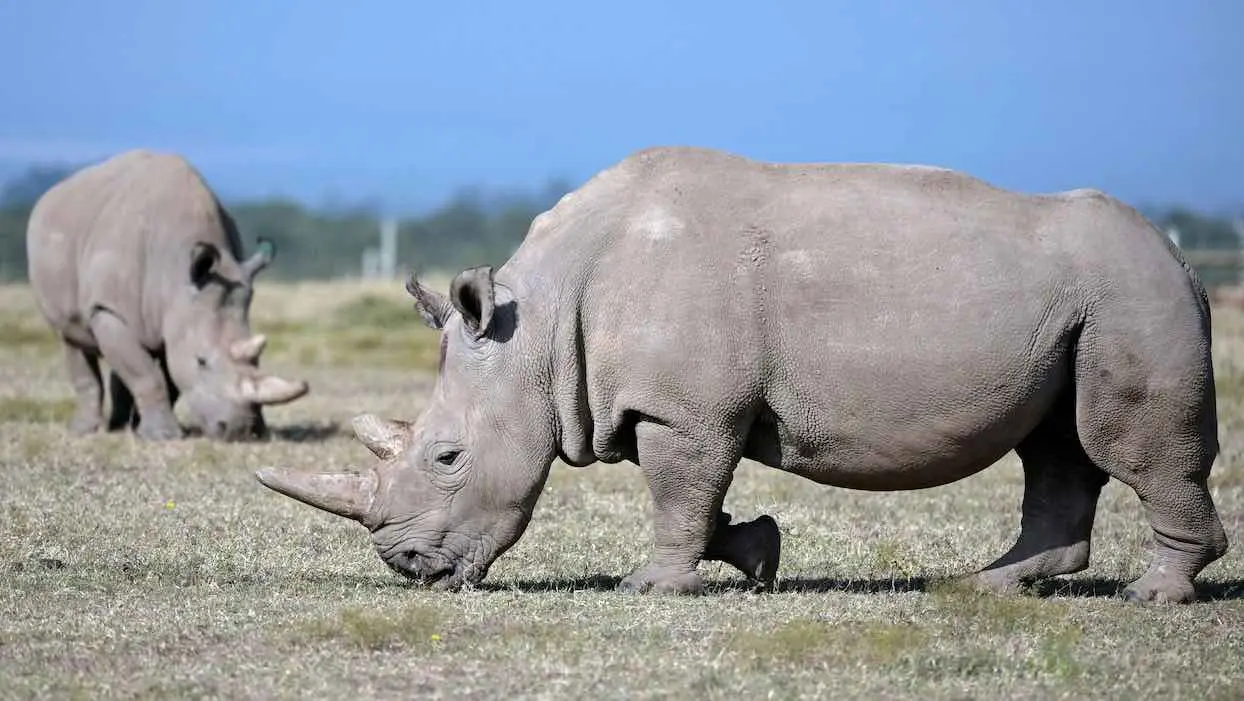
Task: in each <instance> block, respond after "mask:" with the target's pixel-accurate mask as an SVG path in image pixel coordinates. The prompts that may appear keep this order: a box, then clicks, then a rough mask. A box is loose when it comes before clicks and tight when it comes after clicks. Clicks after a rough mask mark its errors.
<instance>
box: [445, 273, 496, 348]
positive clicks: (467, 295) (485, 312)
mask: <svg viewBox="0 0 1244 701" xmlns="http://www.w3.org/2000/svg"><path fill="white" fill-rule="evenodd" d="M449 298H450V300H451V301H453V304H454V308H455V309H457V310H458V313H459V314H461V315H462V320H463V321H464V322H466V326H467V330H469V331H470V332H471V334H472V335H474V336H475V339H476V340H479V339H481V338H483V337H484V336H486V335H488V329H489V327H491V326H492V312H493V309H494V307H495V305H496V294H495V288H494V286H493V281H492V266H490V265H481V266H478V267H475V268H468V269H466V270H463V271H462V272H460V273H458V275H457V277H455V278H454V281H453V282H452V283H450V285H449Z"/></svg>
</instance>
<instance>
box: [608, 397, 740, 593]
mask: <svg viewBox="0 0 1244 701" xmlns="http://www.w3.org/2000/svg"><path fill="white" fill-rule="evenodd" d="M635 437H636V441H637V447H638V452H639V466H640V469H641V470H643V473H644V476H645V478H647V481H648V489H649V491H650V492H651V493H652V502H653V526H654V531H653V535H654V540H655V543H654V545H655V547H654V553H653V556H652V558H651V559H650V560H649V562H648V564H647V565H644V566H643V567H640V568H638V569H636V570H635V571H634V572H632V573H631V574H630V575H628V576H627V577H625V578H624V579H623V580H622V581H621V582H620V583H619V584H618V588H619V589H622V590H625V591H634V592H647V591H655V592H660V593H675V594H698V593H700V592H702V591H703V589H704V583H703V580H702V579H701V578H700V574H699V572H697V571H696V568H697V567H698V566H699V564H700V559H701V558H702V557H703V556H704V553H705V552H708V550H709V542H710V541H711V539H712V536H713V532H714V531H715V530H716V528H717V518H718V514H719V513H721V504H722V501H724V499H725V496H726V490H728V489H729V488H730V481H731V479H732V477H733V474H734V468H735V466H736V465H737V464H738V459H739V458H738V455H737V454H735V455H729V454H721V455H714V454H713V452H712V446H711V444H709V443H702V442H698V441H694V440H692V439H690V438H689V437H687V436H683V435H679V434H678V433H677V432H676V431H675V430H674V429H672V428H670V427H668V426H663V425H660V424H656V423H651V422H647V421H642V422H640V423H639V424H638V425H637V426H636V427H635ZM720 452H721V453H727V452H728V451H724V450H723V451H720Z"/></svg>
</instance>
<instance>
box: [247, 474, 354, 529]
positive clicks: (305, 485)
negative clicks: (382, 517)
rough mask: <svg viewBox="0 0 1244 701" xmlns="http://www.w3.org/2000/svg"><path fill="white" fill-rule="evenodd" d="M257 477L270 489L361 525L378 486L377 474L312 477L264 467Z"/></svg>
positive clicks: (319, 475) (311, 475)
mask: <svg viewBox="0 0 1244 701" xmlns="http://www.w3.org/2000/svg"><path fill="white" fill-rule="evenodd" d="M255 477H256V478H257V479H258V480H259V481H260V483H262V484H263V486H265V487H267V488H268V489H271V490H273V491H276V492H280V493H281V494H284V495H285V496H287V497H291V498H293V499H297V500H298V501H301V502H302V503H304V504H310V505H311V506H314V507H315V508H317V509H323V510H324V511H327V512H329V513H331V514H337V515H338V516H344V517H346V518H348V519H353V520H355V521H358V522H360V523H362V522H363V521H364V519H366V518H367V515H368V514H370V513H371V510H372V502H373V501H374V500H375V498H376V487H377V484H378V479H377V476H376V472H375V470H368V471H366V472H362V473H359V472H319V473H312V472H296V471H293V470H286V469H283V468H278V467H265V468H263V469H262V470H259V471H258V472H256V473H255Z"/></svg>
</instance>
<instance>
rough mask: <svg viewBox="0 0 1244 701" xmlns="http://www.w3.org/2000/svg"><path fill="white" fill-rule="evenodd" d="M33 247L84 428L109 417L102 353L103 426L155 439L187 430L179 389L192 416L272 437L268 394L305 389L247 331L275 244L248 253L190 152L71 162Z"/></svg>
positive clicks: (33, 217) (236, 431)
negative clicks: (262, 364) (269, 364)
mask: <svg viewBox="0 0 1244 701" xmlns="http://www.w3.org/2000/svg"><path fill="white" fill-rule="evenodd" d="M26 246H27V251H28V259H29V262H28V265H29V276H30V283H31V286H32V287H33V289H34V293H35V299H36V301H37V303H38V306H39V310H40V311H41V312H42V314H43V316H44V318H45V319H46V320H47V322H48V324H49V325H50V326H51V327H52V328H53V329H54V330H55V331H56V333H57V334H59V336H60V338H61V339H62V341H63V345H64V352H65V359H66V363H67V365H68V368H69V377H70V380H71V381H72V383H73V388H74V391H75V393H76V394H77V410H76V412H75V414H74V417H73V418H72V420H71V422H70V426H71V429H72V430H73V431H74V432H75V433H78V434H85V433H91V432H94V431H96V430H98V429H99V428H100V427H101V423H102V419H103V416H102V405H103V382H102V375H101V371H100V363H99V361H100V358H101V356H102V358H103V360H104V362H105V363H107V365H108V367H109V370H110V374H109V383H108V384H109V394H110V396H111V399H112V407H111V415H110V418H109V420H108V422H107V426H108V428H109V429H117V428H125V427H126V426H134V427H135V430H136V433H137V434H138V435H139V436H141V437H142V438H146V439H150V440H163V439H171V438H178V437H181V436H183V435H184V433H185V431H184V429H183V427H182V426H181V425H180V424H179V422H178V421H177V418H176V416H175V414H174V413H173V406H174V404H175V402H176V401H177V399H178V396H179V395H180V396H184V397H185V400H186V404H187V405H188V409H189V412H188V413H189V416H190V420H189V426H188V427H187V428H190V429H194V430H198V431H201V432H202V433H204V434H205V435H207V436H209V437H213V438H221V439H225V440H233V439H243V438H251V437H263V436H264V435H266V433H267V427H266V425H265V423H264V418H263V412H262V409H261V407H262V406H263V405H268V404H280V403H284V402H289V401H293V400H295V399H297V398H299V397H301V396H302V395H304V394H305V393H306V392H307V391H308V385H307V383H306V382H305V381H301V380H288V379H285V378H282V377H279V376H276V375H272V374H266V373H263V372H261V371H260V370H259V356H260V354H261V353H262V352H263V349H264V347H265V344H266V342H267V339H266V337H265V336H263V335H262V334H252V332H251V329H250V322H249V314H250V306H251V298H252V295H253V294H254V287H253V283H254V280H255V276H256V275H258V274H259V272H260V271H261V270H263V269H264V268H265V267H267V266H268V265H269V263H270V262H271V261H272V257H273V255H274V254H275V248H274V247H273V246H272V244H271V243H270V242H268V241H260V245H259V250H258V251H257V252H256V253H255V254H254V255H252V256H251V257H250V258H247V259H245V260H243V259H242V256H241V253H242V243H241V238H240V236H239V234H238V230H237V227H236V225H235V224H234V222H233V219H232V218H231V217H230V215H229V213H228V212H227V211H226V210H225V208H224V206H223V205H221V203H220V202H219V200H218V199H217V198H216V196H215V194H214V193H213V192H212V190H211V189H210V188H209V187H208V185H207V183H206V181H205V180H204V179H203V177H202V175H201V174H200V173H199V172H198V171H197V170H196V169H195V168H194V167H193V166H192V165H191V164H190V163H189V162H188V161H187V160H186V159H185V158H183V157H181V156H179V155H176V154H171V153H160V152H153V151H148V150H142V149H139V150H133V151H127V152H124V153H121V154H118V155H116V156H113V157H112V158H109V159H107V160H105V161H103V162H101V163H97V164H95V165H91V166H88V167H86V168H83V169H81V170H79V171H77V172H75V173H73V174H72V175H70V176H69V177H67V178H65V179H64V180H62V181H61V182H59V183H57V184H56V185H54V186H53V187H52V188H51V189H50V190H48V191H47V192H46V193H45V194H44V195H43V196H42V197H41V198H40V199H39V200H38V202H36V204H35V206H34V209H33V210H32V211H31V214H30V222H29V225H28V227H27V232H26Z"/></svg>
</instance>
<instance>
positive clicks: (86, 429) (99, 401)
mask: <svg viewBox="0 0 1244 701" xmlns="http://www.w3.org/2000/svg"><path fill="white" fill-rule="evenodd" d="M65 365H66V367H67V368H68V369H69V381H70V382H71V383H72V384H73V391H74V394H75V395H77V398H78V407H77V409H76V410H75V411H74V414H73V419H72V420H70V422H69V430H70V431H72V432H73V433H75V434H78V435H83V434H87V433H94V432H95V431H97V430H99V424H100V419H101V416H100V411H101V409H102V407H103V399H104V387H103V380H102V378H101V376H100V372H99V356H98V355H97V354H95V353H93V352H91V351H88V350H84V349H82V348H79V347H77V346H75V345H73V344H71V343H69V342H68V341H66V342H65Z"/></svg>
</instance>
